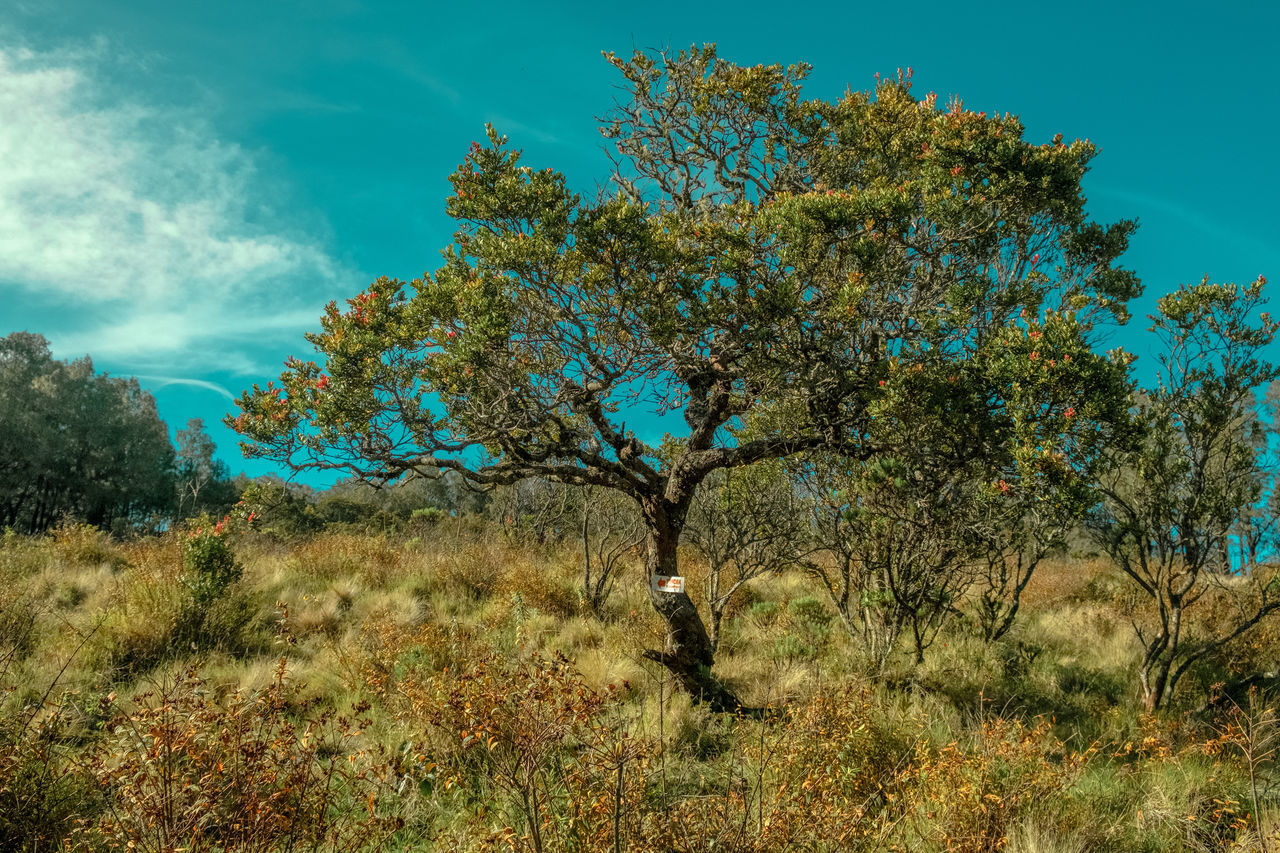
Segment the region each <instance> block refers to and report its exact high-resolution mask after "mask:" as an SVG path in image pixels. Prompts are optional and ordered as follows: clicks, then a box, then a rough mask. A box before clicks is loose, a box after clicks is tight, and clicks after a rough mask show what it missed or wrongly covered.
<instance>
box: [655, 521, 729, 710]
mask: <svg viewBox="0 0 1280 853" xmlns="http://www.w3.org/2000/svg"><path fill="white" fill-rule="evenodd" d="M643 509H644V516H645V522H646V524H647V526H648V535H647V536H646V537H645V570H646V572H645V573H646V575H647V579H648V581H649V601H650V602H651V603H652V604H653V609H654V610H657V611H658V614H659V615H660V616H662V618H663V620H665V621H666V623H667V639H666V648H664V649H663V650H661V651H658V650H656V649H648V650H646V651H645V652H644V656H645V657H647V658H648V659H649V660H652V661H657V662H658V663H661V664H662V665H663V666H665V667H666V668H667V669H668V670H670V671H671V674H672V675H673V676H675V679H676V681H677V682H679V684H680V686H681V687H683V688H684V689H685V690H686V691H688V693H689V695H690V696H692V697H693V699H694V701H696V702H706V703H707V704H708V705H710V707H711V709H712V710H713V711H737V710H739V709H741V707H742V704H741V703H740V702H739V701H738V698H737V697H736V696H734V695H733V693H732V692H731V691H730V690H729V689H728V688H726V687H725V686H724V685H723V684H721V683H720V682H719V681H717V680H716V678H715V676H713V675H712V674H711V665H712V664H713V663H714V660H715V650H714V649H713V648H712V645H711V637H710V635H709V634H708V633H707V628H706V625H705V624H704V623H703V621H702V617H701V616H700V615H699V614H698V608H697V607H695V606H694V604H693V600H692V599H691V598H689V595H688V593H685V592H675V593H672V592H659V591H657V590H656V589H655V584H654V581H653V579H654V577H655V576H665V577H671V576H673V575H678V574H679V561H678V556H677V552H676V548H677V546H678V545H679V543H680V531H681V529H682V527H683V525H684V510H685V507H681V506H678V505H677V506H672V505H670V504H668V503H666V502H665V501H664V502H658V501H653V502H646V503H645V504H643Z"/></svg>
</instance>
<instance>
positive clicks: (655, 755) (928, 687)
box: [0, 514, 1280, 851]
mask: <svg viewBox="0 0 1280 853" xmlns="http://www.w3.org/2000/svg"><path fill="white" fill-rule="evenodd" d="M544 534H545V531H544ZM547 539H548V541H546V542H544V543H538V542H537V541H535V540H536V536H535V535H534V534H533V533H532V532H531V531H530V530H529V529H528V528H526V527H521V526H518V525H516V524H514V523H511V524H505V523H503V521H502V520H499V521H487V520H485V519H484V518H483V517H481V516H477V515H471V516H465V517H458V518H450V517H445V518H437V519H434V520H433V521H432V522H431V523H429V524H421V523H418V524H416V525H415V524H410V525H406V526H405V527H404V528H403V529H401V530H400V531H398V532H394V533H390V534H386V535H380V534H360V533H346V532H332V531H330V532H319V533H313V534H308V535H304V536H299V537H295V538H290V539H285V538H282V537H279V536H272V535H267V534H264V533H261V532H255V531H252V530H250V529H249V528H248V527H247V526H246V525H245V523H244V514H242V517H240V518H237V517H234V516H233V517H232V518H230V519H228V520H227V521H226V522H224V524H223V525H222V527H221V529H218V530H215V531H211V530H210V529H209V528H208V527H204V526H202V527H201V530H200V532H199V533H197V532H196V530H195V528H194V527H192V528H191V529H189V530H186V531H184V532H182V533H171V534H167V535H164V536H162V537H160V538H153V539H147V540H137V541H129V542H117V541H112V540H111V539H110V538H109V537H107V536H106V535H104V534H101V533H99V532H97V531H96V530H93V529H92V528H88V527H74V528H68V527H64V528H61V529H59V530H58V531H56V532H55V533H54V534H52V535H49V536H45V537H42V538H32V537H24V536H17V535H13V534H10V535H7V536H6V537H5V539H4V543H3V549H2V550H0V573H2V574H3V578H2V579H0V580H2V583H0V596H3V599H2V601H0V678H2V679H3V684H4V686H5V691H6V692H5V694H4V703H5V705H4V715H3V720H4V725H3V729H2V730H0V847H3V848H4V849H13V850H50V849H64V848H66V849H75V850H108V849H141V850H153V851H166V850H179V849H182V850H283V849H302V850H364V849H369V850H373V849H384V850H399V849H406V850H412V849H420V850H425V849H436V850H495V849H496V850H501V849H514V850H688V851H693V850H739V851H748V850H760V851H763V850H784V849H800V850H893V849H897V850H913V851H916V850H948V851H952V850H956V851H960V850H964V851H983V850H1016V851H1068V850H1081V851H1083V850H1090V851H1093V850H1114V851H1133V850H1152V851H1155V850H1177V849H1190V850H1266V849H1271V847H1274V845H1275V844H1276V843H1277V842H1276V840H1274V839H1272V840H1270V841H1268V840H1267V839H1271V838H1272V836H1274V835H1275V832H1274V830H1275V829H1276V827H1275V818H1276V810H1275V800H1274V796H1273V793H1274V792H1273V790H1272V788H1273V784H1272V783H1273V766H1272V765H1273V759H1274V757H1275V752H1276V746H1277V743H1278V742H1280V729H1277V726H1276V718H1275V712H1274V710H1273V706H1272V705H1271V704H1269V700H1268V698H1267V696H1266V695H1265V694H1264V693H1260V692H1258V690H1256V689H1255V690H1254V691H1253V692H1249V691H1248V689H1247V687H1248V686H1247V685H1243V684H1238V683H1236V682H1234V681H1233V675H1232V674H1233V673H1236V672H1248V671H1253V670H1254V669H1256V668H1262V667H1263V666H1264V664H1265V662H1267V661H1269V660H1274V657H1275V655H1276V653H1277V650H1280V639H1278V638H1277V637H1276V636H1275V635H1274V629H1273V628H1264V629H1263V630H1262V631H1261V632H1259V633H1256V634H1254V635H1253V638H1252V642H1251V644H1249V645H1247V646H1245V645H1235V646H1231V647H1230V650H1229V651H1226V650H1225V649H1224V650H1223V651H1222V652H1221V653H1218V654H1212V655H1208V656H1206V658H1205V659H1204V660H1202V662H1201V664H1200V666H1199V668H1198V669H1197V670H1196V671H1195V672H1194V674H1193V675H1189V676H1188V678H1186V679H1183V681H1182V682H1180V684H1179V685H1178V688H1177V692H1176V694H1175V696H1174V697H1173V700H1172V704H1171V706H1170V708H1169V709H1168V710H1166V711H1164V712H1163V713H1161V714H1159V715H1153V714H1148V713H1145V712H1144V711H1143V708H1142V702H1141V697H1140V696H1139V694H1138V691H1137V690H1136V682H1135V673H1136V672H1137V670H1138V668H1139V666H1140V665H1141V661H1142V655H1143V647H1142V644H1141V643H1139V642H1138V640H1137V639H1136V637H1135V636H1134V634H1133V633H1132V631H1130V630H1128V629H1127V628H1126V622H1127V620H1128V613H1127V607H1128V605H1127V603H1126V600H1125V595H1124V594H1123V591H1124V589H1125V588H1126V587H1125V586H1124V583H1123V576H1122V575H1121V574H1120V573H1119V571H1118V570H1117V569H1115V568H1113V567H1112V564H1111V563H1110V562H1109V561H1105V560H1101V559H1098V558H1095V557H1085V556H1070V555H1066V554H1058V555H1055V556H1052V557H1050V558H1048V559H1047V560H1046V562H1045V563H1044V565H1042V566H1041V567H1040V569H1039V570H1038V571H1037V572H1036V574H1035V575H1034V577H1033V579H1032V580H1031V582H1030V583H1029V584H1028V586H1027V588H1026V590H1025V591H1024V594H1023V598H1022V603H1021V610H1020V613H1019V616H1018V619H1017V620H1016V622H1015V623H1014V626H1013V627H1012V628H1011V629H1010V630H1009V631H1008V632H1006V633H1005V634H1004V635H1003V636H1002V637H1000V638H999V639H997V640H994V641H992V640H989V639H987V637H986V636H985V633H986V632H985V631H984V630H983V626H982V622H981V619H980V618H978V617H979V615H980V607H981V602H980V600H979V599H978V598H976V597H975V598H973V599H972V600H966V601H965V602H964V604H963V606H962V607H960V608H959V613H958V614H957V615H956V616H955V618H953V619H951V620H949V621H948V622H947V623H946V624H945V625H944V626H943V628H942V629H941V632H940V633H939V635H938V638H937V640H936V642H935V643H934V644H933V645H932V646H931V648H930V650H929V654H928V655H927V657H926V658H925V663H924V664H921V665H917V664H916V663H915V656H914V650H913V649H911V648H910V647H909V646H906V645H904V646H902V647H900V648H899V649H898V650H897V653H896V654H893V655H890V656H889V658H888V660H887V661H881V660H879V659H878V656H877V654H875V650H874V649H870V648H868V647H867V646H866V645H865V644H864V643H862V642H861V641H859V640H858V639H857V637H858V635H857V633H856V632H851V631H848V630H845V629H844V628H843V627H842V625H841V620H840V615H839V614H838V613H837V612H836V610H835V609H834V607H832V606H831V605H830V604H829V603H828V602H829V598H828V596H827V593H826V592H825V590H824V587H823V586H822V584H821V582H820V580H818V579H816V578H815V577H814V576H813V575H812V574H811V573H805V572H803V571H800V570H798V569H795V570H788V571H785V572H769V573H765V574H761V575H759V576H757V577H754V578H751V579H750V580H748V581H747V582H746V583H745V584H744V585H743V586H742V587H741V588H740V590H739V593H738V594H737V595H735V596H733V597H731V598H730V599H729V600H728V602H727V607H726V609H725V612H724V617H723V621H722V623H721V628H720V637H719V644H718V656H719V657H718V664H717V666H718V669H719V672H720V674H721V677H722V678H724V679H725V680H726V682H727V684H728V685H729V686H730V687H731V689H733V690H734V691H736V692H737V694H738V695H740V696H741V697H742V698H743V701H744V704H745V705H747V706H749V707H750V708H751V709H754V710H752V711H750V712H744V713H740V714H737V715H729V714H715V713H713V712H711V711H710V710H709V709H708V708H707V707H706V706H705V705H697V704H694V703H693V702H692V700H691V698H690V697H689V696H688V695H687V694H685V693H682V692H680V691H678V690H676V689H674V688H675V685H674V680H673V679H672V678H671V676H670V673H669V672H667V671H666V669H665V668H664V667H662V666H661V665H659V664H657V663H654V662H652V661H650V660H648V659H646V658H645V657H644V655H643V650H644V649H645V648H646V647H648V646H650V645H652V644H654V643H656V642H660V641H661V638H662V635H663V632H664V631H665V625H664V623H663V620H662V619H661V617H660V616H659V615H658V614H656V613H655V612H654V611H653V610H652V608H650V607H648V606H647V596H648V590H647V584H646V582H645V578H644V575H643V573H642V571H641V568H640V566H641V562H642V557H641V556H640V555H639V554H637V553H636V552H635V551H629V552H627V553H626V554H625V555H624V557H623V558H622V559H623V563H624V565H623V566H622V567H621V570H620V571H619V573H618V574H617V576H616V582H615V584H614V586H613V589H612V592H611V594H610V595H609V596H608V597H607V598H605V599H604V600H603V602H597V603H593V602H591V601H590V599H589V597H588V595H586V594H585V592H586V591H585V590H584V589H583V575H582V569H583V560H584V555H583V551H582V548H581V542H580V541H578V540H577V539H576V538H575V536H574V535H571V534H570V535H562V536H555V535H548V536H547ZM683 559H684V560H685V564H686V565H687V566H689V570H688V571H689V580H690V583H689V590H690V594H691V596H692V597H693V599H694V601H695V602H696V603H697V604H698V606H699V607H700V608H701V607H706V606H707V604H708V602H707V600H706V590H708V589H711V588H713V587H709V586H708V585H707V573H708V571H709V564H708V562H707V560H706V558H705V557H703V556H702V555H701V553H700V552H699V551H698V550H697V549H693V548H691V549H690V552H689V553H688V554H685V555H684V557H683ZM197 603H198V605H199V606H196V605H197ZM1201 614H1202V615H1201V616H1200V617H1199V618H1204V619H1213V618H1216V616H1215V613H1214V611H1213V609H1212V608H1203V609H1202V611H1201ZM1190 627H1191V628H1192V629H1193V630H1194V627H1195V626H1190ZM1222 684H1227V685H1228V686H1229V687H1231V688H1233V689H1234V688H1238V690H1237V692H1235V693H1231V692H1230V690H1223V689H1221V685H1222ZM1215 685H1219V686H1215ZM1269 845H1270V846H1269Z"/></svg>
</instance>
